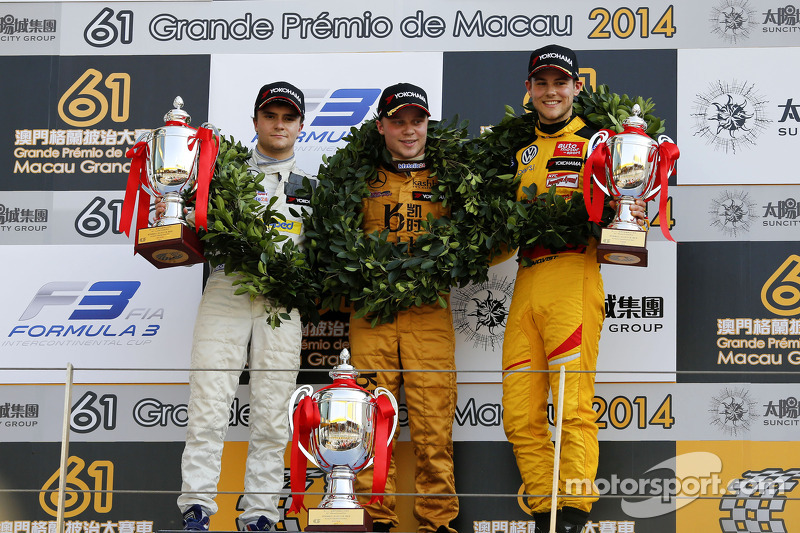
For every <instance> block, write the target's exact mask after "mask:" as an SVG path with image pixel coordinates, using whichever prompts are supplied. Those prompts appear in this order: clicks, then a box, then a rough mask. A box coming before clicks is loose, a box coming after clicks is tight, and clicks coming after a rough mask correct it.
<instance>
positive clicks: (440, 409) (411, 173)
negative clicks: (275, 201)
mask: <svg viewBox="0 0 800 533" xmlns="http://www.w3.org/2000/svg"><path fill="white" fill-rule="evenodd" d="M429 116H430V112H429V111H428V103H427V95H426V94H425V91H423V90H422V89H421V88H419V87H416V86H414V85H411V84H408V83H400V84H397V85H393V86H391V87H389V88H387V89H386V90H385V91H384V92H383V95H382V96H381V100H380V103H379V105H378V131H379V132H380V133H381V135H383V138H384V141H385V143H386V148H387V149H388V151H389V152H390V154H391V155H392V159H393V165H394V166H393V167H391V168H390V167H389V166H387V165H384V166H383V167H382V168H380V169H379V170H378V173H377V179H376V180H374V181H372V182H370V183H369V184H368V186H369V190H370V194H369V196H368V197H367V198H365V199H364V200H363V211H362V212H363V215H364V219H363V225H362V228H363V230H364V232H365V233H371V232H373V231H383V230H385V229H388V230H389V232H390V237H389V239H390V240H392V239H393V240H394V241H395V242H410V241H413V239H414V238H415V237H416V236H418V235H420V234H421V233H422V232H423V231H424V229H423V227H422V222H423V221H424V220H426V218H427V217H428V215H429V214H431V215H433V217H435V218H440V217H442V216H446V215H448V214H449V209H447V208H445V207H443V206H442V203H441V202H438V201H437V202H432V201H431V198H432V195H431V189H432V187H433V186H434V185H435V184H436V180H435V178H432V177H431V176H430V170H429V169H428V168H427V164H426V162H425V143H426V139H427V128H428V117H429ZM448 304H449V301H448ZM350 345H351V348H352V353H353V365H354V366H355V367H356V368H369V369H379V370H381V371H379V372H377V377H376V381H377V383H376V385H377V386H379V387H385V388H387V389H388V390H389V391H391V392H392V394H394V395H395V397H396V398H399V394H400V385H401V384H403V386H404V390H405V395H406V404H407V407H408V423H409V428H410V431H411V443H412V445H413V447H414V456H415V457H416V469H415V473H414V479H415V492H417V493H421V494H425V493H428V494H452V496H443V497H442V496H437V497H425V496H418V497H416V498H415V501H414V516H415V517H416V519H417V520H418V522H419V527H418V531H419V532H431V533H433V532H436V531H438V532H439V533H453V532H454V530H453V529H451V528H450V527H449V524H450V522H451V520H453V519H454V518H455V517H456V515H458V509H459V507H458V498H457V497H456V496H455V492H456V491H455V478H454V475H453V443H452V432H453V417H454V415H455V407H456V393H457V391H456V375H455V368H456V366H455V333H454V330H453V319H452V315H451V311H450V308H449V305H448V307H447V308H442V307H441V306H439V305H436V304H434V305H421V306H416V307H412V308H410V309H408V310H405V311H400V312H398V313H397V314H396V315H395V319H394V321H393V322H391V323H387V324H380V325H376V326H375V327H372V326H371V324H370V321H369V320H367V319H366V318H355V317H353V316H352V315H351V318H350ZM399 369H403V370H405V372H397V370H399ZM409 370H422V372H413V371H412V372H409ZM430 370H441V371H442V372H430ZM371 474H372V469H368V470H365V471H364V472H362V473H361V474H360V475H359V476H358V478H357V483H356V489H357V490H358V491H359V492H369V491H370V490H371V487H372V479H371V478H372V475H371ZM395 478H396V467H395V463H394V460H393V461H392V463H391V466H390V470H389V474H388V479H387V483H386V497H385V498H384V500H383V503H382V504H373V505H368V506H367V509H368V511H369V514H370V515H371V516H372V518H373V520H374V530H375V531H388V530H389V529H390V528H391V527H397V526H398V525H399V521H398V518H397V514H396V513H395V510H394V507H395V497H394V496H392V494H393V493H394V492H396V491H395V488H396V479H395Z"/></svg>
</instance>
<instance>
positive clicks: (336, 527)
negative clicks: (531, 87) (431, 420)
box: [289, 349, 397, 532]
mask: <svg viewBox="0 0 800 533" xmlns="http://www.w3.org/2000/svg"><path fill="white" fill-rule="evenodd" d="M339 359H340V364H339V365H338V366H336V367H334V368H333V369H332V370H331V372H330V376H331V377H332V378H333V385H329V386H327V387H323V388H321V389H320V390H318V391H317V392H316V393H314V394H312V392H313V391H314V389H313V388H312V387H311V385H303V386H301V387H299V388H298V389H297V390H296V391H295V392H294V394H293V395H292V398H291V400H290V402H289V408H290V409H293V412H292V414H290V416H289V426H290V428H291V430H292V451H291V489H292V506H291V508H290V512H295V513H298V512H300V511H301V510H302V509H305V506H304V505H303V493H304V492H305V482H306V464H307V463H306V459H308V460H309V461H311V462H312V463H313V464H314V465H316V466H317V467H319V468H320V469H321V470H322V471H323V472H325V473H326V478H327V481H328V492H327V493H326V495H325V496H324V497H323V498H322V501H321V502H320V504H319V505H318V506H317V507H316V508H311V509H308V526H307V527H306V528H305V531H359V532H364V531H372V518H371V517H370V515H369V513H367V511H366V509H364V508H363V507H362V506H361V504H359V503H358V500H356V497H355V494H354V488H353V482H354V480H355V475H356V473H357V472H359V471H361V470H362V469H364V468H367V467H368V466H370V465H371V464H373V462H374V474H373V483H372V492H373V494H374V495H373V497H372V501H380V499H381V498H382V493H383V490H384V488H385V486H386V476H387V472H388V469H389V462H390V461H391V456H392V439H393V437H394V432H395V429H397V400H395V397H394V396H393V395H392V393H391V392H389V391H388V390H386V389H384V388H382V387H378V388H377V389H375V393H374V394H371V393H370V392H368V391H367V390H365V389H362V388H361V387H359V386H358V385H356V377H358V372H357V371H356V370H355V369H354V368H353V367H352V366H351V365H350V364H349V363H348V361H349V359H350V353H349V352H348V351H347V350H346V349H345V350H342V353H341V355H340V356H339ZM296 402H297V406H295V403H296Z"/></svg>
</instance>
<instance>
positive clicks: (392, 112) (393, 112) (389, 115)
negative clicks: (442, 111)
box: [386, 104, 431, 117]
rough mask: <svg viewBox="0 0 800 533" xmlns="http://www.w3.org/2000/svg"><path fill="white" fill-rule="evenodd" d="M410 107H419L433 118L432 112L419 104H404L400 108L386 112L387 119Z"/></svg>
mask: <svg viewBox="0 0 800 533" xmlns="http://www.w3.org/2000/svg"><path fill="white" fill-rule="evenodd" d="M408 106H414V107H418V108H420V109H422V110H423V111H424V112H425V114H426V115H427V116H431V112H430V111H428V109H427V108H426V107H425V106H421V105H419V104H403V105H399V106H397V107H395V108H394V109H390V110H388V111H387V112H386V116H387V117H391V116H392V115H394V114H395V113H397V112H398V111H400V110H401V109H403V108H404V107H408Z"/></svg>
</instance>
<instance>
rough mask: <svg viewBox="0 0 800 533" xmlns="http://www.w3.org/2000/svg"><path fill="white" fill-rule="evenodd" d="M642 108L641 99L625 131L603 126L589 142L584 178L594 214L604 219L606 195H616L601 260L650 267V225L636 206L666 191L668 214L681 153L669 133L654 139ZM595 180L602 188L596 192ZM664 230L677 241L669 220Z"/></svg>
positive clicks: (603, 236) (599, 252) (604, 233)
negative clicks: (640, 217) (672, 177)
mask: <svg viewBox="0 0 800 533" xmlns="http://www.w3.org/2000/svg"><path fill="white" fill-rule="evenodd" d="M640 113H641V109H640V107H639V105H638V104H635V105H634V106H633V114H632V115H631V116H630V117H628V118H627V119H625V121H624V122H623V131H622V133H618V134H613V132H612V133H611V134H610V133H609V131H608V130H602V131H600V132H599V133H597V134H595V135H594V137H592V139H591V140H590V141H589V149H590V150H592V149H593V150H592V152H591V155H589V157H588V159H587V160H586V165H585V170H584V178H583V186H584V200H585V201H586V207H587V210H588V211H589V219H590V220H591V221H593V222H600V215H601V212H602V208H603V205H602V204H603V201H604V195H609V196H611V197H612V198H613V199H614V200H615V202H616V204H617V206H616V213H615V215H614V220H613V221H612V222H611V223H610V224H609V225H608V226H607V227H605V228H603V229H602V230H601V237H600V243H599V244H598V246H597V260H598V261H599V262H601V263H612V264H618V265H632V266H647V248H646V243H647V230H646V229H644V228H642V227H641V226H639V224H638V223H637V221H636V218H635V217H634V216H633V215H632V214H631V209H630V208H631V206H632V205H634V204H635V202H636V200H639V199H640V200H644V201H645V202H647V201H649V200H652V199H653V198H655V197H656V195H658V194H659V193H661V200H660V204H659V208H660V213H662V214H663V213H666V202H667V199H668V196H667V182H668V178H669V176H670V175H672V173H673V172H674V170H675V161H676V160H677V159H678V157H679V156H680V152H679V151H678V147H677V146H676V145H675V143H674V142H673V141H672V139H670V138H669V137H667V136H666V135H661V136H659V138H658V141H655V140H653V139H652V138H650V136H649V135H647V133H645V130H646V127H647V124H646V123H645V121H644V120H643V119H642V118H640V117H639V114H640ZM592 181H594V185H597V187H599V189H600V191H597V190H595V191H592ZM601 192H602V194H601ZM592 193H593V194H592ZM661 231H662V233H663V234H664V236H665V237H666V238H667V239H668V240H670V241H674V239H673V238H672V236H671V235H670V234H669V225H668V224H667V223H662V224H661Z"/></svg>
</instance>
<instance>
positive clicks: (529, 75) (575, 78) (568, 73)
mask: <svg viewBox="0 0 800 533" xmlns="http://www.w3.org/2000/svg"><path fill="white" fill-rule="evenodd" d="M546 68H554V69H556V70H558V71H561V72H563V73H564V74H566V75H567V76H569V77H570V78H572V79H573V80H577V79H578V78H577V77H575V76H573V75H572V72H570V71H569V70H567V69H565V68H564V67H562V66H560V65H539V66H538V67H536V68H535V69H533V70H532V71H530V72H529V73H528V79H530V77H531V76H533V75H534V74H536V73H537V72H539V71H540V70H544V69H546Z"/></svg>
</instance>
